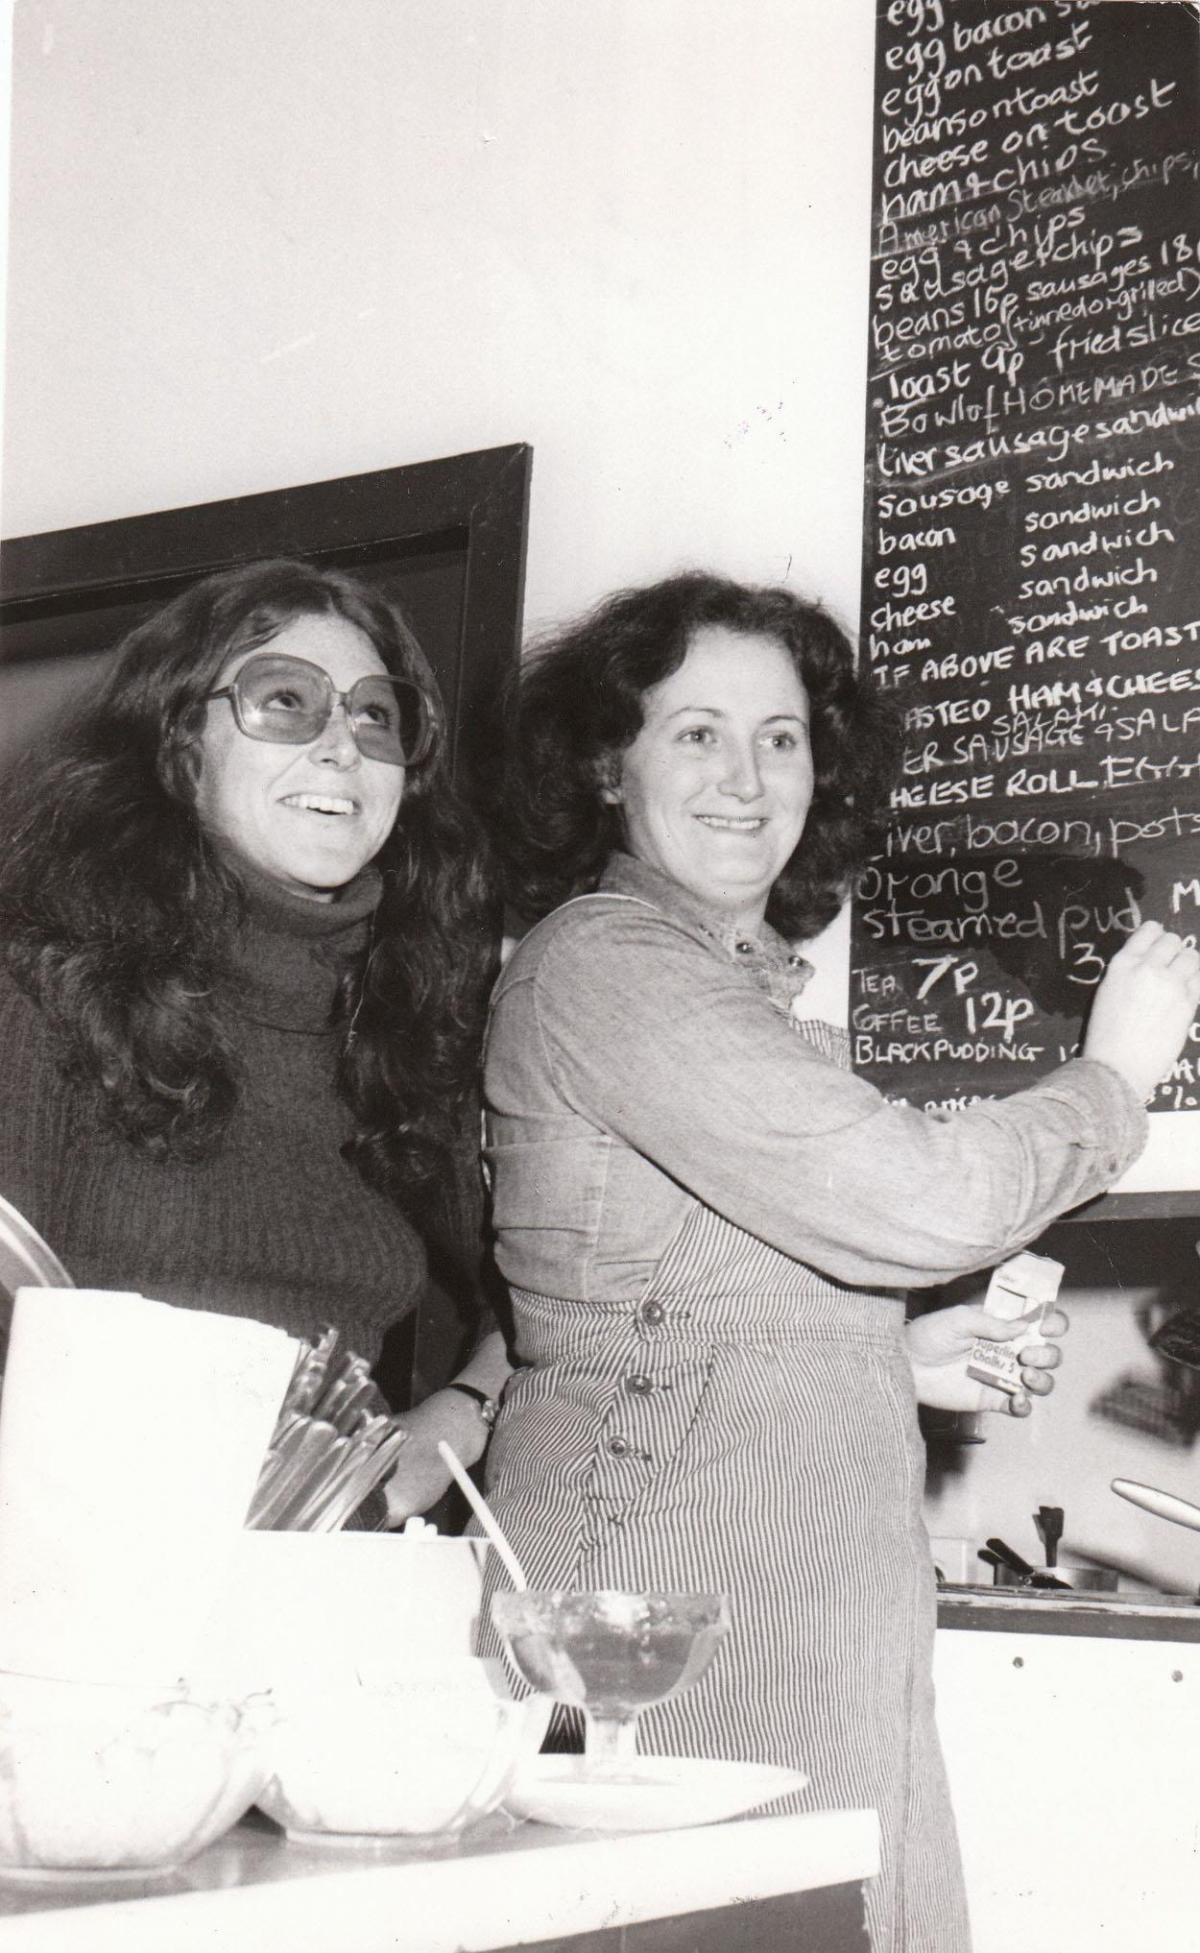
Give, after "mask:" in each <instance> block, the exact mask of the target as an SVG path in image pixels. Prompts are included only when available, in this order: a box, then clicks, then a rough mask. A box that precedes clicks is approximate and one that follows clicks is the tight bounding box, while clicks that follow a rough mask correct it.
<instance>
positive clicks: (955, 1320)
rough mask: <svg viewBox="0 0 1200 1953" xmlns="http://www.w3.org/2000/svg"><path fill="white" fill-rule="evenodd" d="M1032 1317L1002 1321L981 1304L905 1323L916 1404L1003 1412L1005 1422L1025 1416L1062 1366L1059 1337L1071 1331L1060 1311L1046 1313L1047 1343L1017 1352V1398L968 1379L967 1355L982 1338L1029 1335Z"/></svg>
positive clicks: (1044, 1332)
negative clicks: (1018, 1370) (1018, 1383)
mask: <svg viewBox="0 0 1200 1953" xmlns="http://www.w3.org/2000/svg"><path fill="white" fill-rule="evenodd" d="M1029 1327H1030V1318H1024V1317H1018V1319H1017V1320H1016V1321H1015V1322H1006V1321H1004V1320H1003V1319H1002V1318H1000V1317H997V1316H994V1315H991V1314H990V1313H989V1312H988V1310H987V1309H985V1308H984V1306H983V1304H982V1302H959V1303H956V1304H955V1305H954V1306H953V1307H951V1308H945V1309H932V1310H930V1311H929V1313H928V1314H927V1315H922V1316H918V1317H917V1318H916V1319H915V1321H913V1322H910V1323H908V1324H906V1326H905V1331H904V1334H905V1340H906V1343H907V1346H908V1360H909V1363H910V1364H911V1366H912V1373H913V1382H914V1384H915V1386H916V1392H917V1401H918V1403H921V1404H928V1405H929V1406H930V1408H931V1409H934V1410H949V1411H981V1410H984V1411H1001V1412H1003V1413H1004V1414H1005V1415H1007V1416H1008V1417H1028V1416H1029V1414H1030V1412H1031V1411H1032V1409H1033V1402H1032V1400H1033V1398H1034V1397H1047V1396H1049V1394H1050V1392H1051V1391H1052V1390H1053V1388H1054V1376H1053V1372H1054V1371H1055V1370H1056V1369H1057V1368H1058V1366H1059V1364H1060V1363H1061V1362H1062V1351H1061V1349H1060V1348H1059V1338H1060V1337H1062V1336H1065V1335H1066V1333H1067V1330H1068V1329H1069V1327H1070V1323H1069V1321H1068V1318H1067V1316H1066V1313H1065V1311H1064V1310H1062V1309H1047V1310H1046V1313H1045V1316H1044V1318H1043V1320H1042V1322H1041V1325H1040V1327H1041V1333H1042V1335H1043V1337H1045V1338H1046V1339H1047V1340H1046V1341H1044V1342H1041V1343H1031V1344H1030V1346H1029V1348H1028V1349H1024V1350H1022V1351H1021V1389H1020V1391H1019V1392H1018V1393H1017V1395H1016V1396H1010V1395H1009V1393H1008V1392H1007V1391H1006V1390H996V1389H993V1388H992V1386H991V1385H990V1384H986V1383H980V1382H979V1381H978V1379H977V1378H975V1377H970V1376H968V1375H967V1363H968V1361H969V1360H970V1355H971V1350H972V1348H973V1346H974V1344H975V1343H976V1341H977V1340H978V1339H979V1338H980V1337H984V1338H986V1339H987V1340H988V1341H989V1342H993V1343H1011V1342H1015V1341H1017V1339H1018V1338H1019V1337H1021V1336H1024V1335H1025V1334H1027V1332H1028V1330H1029Z"/></svg>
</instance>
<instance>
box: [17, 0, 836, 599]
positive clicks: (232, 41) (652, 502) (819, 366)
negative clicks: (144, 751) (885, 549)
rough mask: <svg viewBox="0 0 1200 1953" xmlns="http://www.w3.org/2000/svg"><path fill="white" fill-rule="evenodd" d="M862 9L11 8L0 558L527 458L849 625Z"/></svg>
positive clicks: (689, 4) (570, 536)
mask: <svg viewBox="0 0 1200 1953" xmlns="http://www.w3.org/2000/svg"><path fill="white" fill-rule="evenodd" d="M872 27H873V6H872V4H871V0H839V4H838V5H837V6H830V5H829V4H827V0H742V4H740V5H738V6H734V5H732V4H730V0H166V3H165V4H164V0H17V6H16V10H15V27H14V32H15V41H14V82H13V159H12V218H11V306H10V314H9V326H8V400H7V429H6V449H5V463H6V471H5V506H4V515H3V527H4V533H6V534H9V535H14V534H23V533H28V532H31V531H35V530H39V529H51V528H59V527H63V526H68V525H72V524H75V523H79V522H87V521H93V520H99V519H102V518H105V517H109V516H121V515H129V514H135V513H140V512H143V511H146V510H151V509H157V508H163V507H171V506H175V505H179V504H184V503H189V502H198V501H208V500H211V499H214V498H218V497H222V496H226V495H231V494H238V493H245V492H250V491H253V490H256V489H271V488H276V487H281V486H284V485H287V484H291V483H296V482H304V481H310V480H321V479H325V478H328V477H331V476H336V475H342V474H348V473H353V472H356V471H359V470H363V469H370V468H378V467H387V466H391V465H395V464H397V463H400V462H406V461H412V460H420V459H425V458H429V457H432V456H435V455H439V454H448V453H455V452H459V451H461V450H463V449H466V448H474V447H482V446H490V445H493V444H496V443H500V442H506V441H514V440H526V441H530V442H532V443H533V446H534V449H535V461H534V494H533V509H532V518H531V530H530V550H529V578H528V602H527V616H528V619H529V622H530V624H531V625H532V626H533V627H535V628H536V627H538V626H540V625H541V624H543V623H545V622H548V621H549V620H551V619H554V618H558V617H561V616H562V615H565V614H569V613H570V612H571V611H573V610H574V609H575V608H577V607H578V606H579V605H580V604H581V603H585V602H588V601H590V600H591V599H592V598H593V597H594V596H596V595H598V594H599V593H601V592H603V591H604V590H606V589H609V588H611V587H613V586H614V585H616V584H619V583H621V582H623V581H627V580H631V579H637V578H640V577H643V576H651V575H654V574H657V573H658V572H660V571H661V570H663V569H665V568H668V567H671V566H673V565H675V564H677V563H679V562H682V561H696V560H706V561H711V562H713V563H716V564H718V565H720V566H722V567H725V568H727V569H729V570H731V571H732V572H734V573H735V574H745V575H748V576H754V577H763V578H769V579H785V578H787V579H790V580H791V581H792V582H794V583H795V584H796V585H797V586H798V587H800V588H801V589H803V590H805V591H806V592H810V593H814V594H819V595H823V596H825V597H826V598H827V599H828V600H829V601H830V602H831V603H832V604H833V605H834V606H835V607H836V608H837V610H838V611H839V613H840V614H841V615H842V616H843V617H845V618H846V619H847V620H849V621H851V622H853V621H854V620H855V618H856V615H857V595H858V559H859V522H860V499H861V459H860V458H861V451H862V423H863V387H864V376H865V345H866V326H865V311H866V290H867V272H868V252H869V225H868V206H869V189H870V183H869V177H870V137H869V131H870V62H871V35H872Z"/></svg>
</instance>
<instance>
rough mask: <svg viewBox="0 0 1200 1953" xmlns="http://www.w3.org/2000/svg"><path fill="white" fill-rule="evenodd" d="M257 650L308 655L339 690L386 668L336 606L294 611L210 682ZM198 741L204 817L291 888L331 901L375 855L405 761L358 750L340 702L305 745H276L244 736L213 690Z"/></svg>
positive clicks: (391, 818)
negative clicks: (316, 612)
mask: <svg viewBox="0 0 1200 1953" xmlns="http://www.w3.org/2000/svg"><path fill="white" fill-rule="evenodd" d="M263 650H269V651H273V652H282V653H286V654H287V655H289V656H291V657H295V658H307V659H308V661H309V663H310V664H314V665H319V666H320V667H321V669H322V671H327V672H328V673H329V676H330V677H331V678H332V680H333V682H334V685H335V687H336V688H337V690H338V691H339V692H348V691H349V689H350V687H351V686H352V685H353V684H354V683H355V681H356V680H357V679H359V678H365V677H367V676H368V675H373V674H375V673H378V672H381V671H383V670H384V669H385V667H384V664H383V660H382V659H381V658H380V657H379V654H378V653H377V651H376V650H375V647H374V645H373V644H372V643H371V640H370V639H369V638H368V637H367V636H366V634H365V633H364V632H363V631H360V630H359V628H358V626H357V625H356V624H351V623H349V622H348V621H347V620H346V618H344V617H338V616H335V615H334V616H301V617H297V618H295V619H294V620H293V622H292V623H290V624H287V625H285V626H284V628H283V629H282V630H281V631H278V632H277V633H276V635H275V636H274V637H273V638H271V639H270V640H269V641H268V643H267V644H266V645H257V646H255V648H254V650H251V651H245V652H241V653H239V654H238V655H237V656H236V657H233V658H230V659H229V660H228V662H227V663H226V664H225V665H223V666H222V668H221V672H220V676H219V677H218V678H216V679H215V680H214V682H213V687H212V689H213V690H214V691H216V690H218V689H219V688H220V687H221V686H224V685H228V684H229V683H230V681H231V680H232V679H233V678H235V677H236V675H237V673H238V672H239V671H240V670H241V667H242V666H243V665H244V664H245V663H246V662H247V660H248V659H249V658H252V657H254V656H256V655H257V654H258V653H259V652H261V651H263ZM199 745H200V769H199V777H198V779H197V782H196V813H197V817H198V818H199V820H200V822H201V824H202V826H204V827H206V828H207V829H208V830H209V832H210V833H211V834H213V835H215V836H216V837H217V839H218V840H220V841H223V842H224V843H225V845H226V847H228V848H229V849H230V851H231V852H232V853H233V854H234V855H236V856H237V857H239V858H240V859H241V860H242V861H245V862H248V863H249V864H250V866H251V867H252V868H256V869H257V870H258V872H259V874H260V875H265V876H266V877H267V878H268V880H270V881H273V882H276V883H277V884H278V885H279V886H280V887H281V888H287V889H290V890H291V891H292V893H293V894H298V895H307V896H311V897H312V898H313V900H315V901H318V902H329V901H332V900H333V897H334V894H335V892H336V890H338V889H339V888H342V887H344V886H345V884H346V883H347V882H349V881H353V879H354V877H355V875H357V874H358V873H359V871H360V870H361V869H363V868H365V867H366V865H367V863H368V862H369V861H373V860H374V858H375V856H376V855H377V854H378V853H379V850H380V848H381V847H382V846H383V844H384V842H385V841H386V840H387V837H388V835H389V834H390V833H391V831H392V828H393V827H394V826H395V823H396V815H397V814H398V813H399V811H400V802H401V799H402V797H403V794H404V768H403V767H402V766H389V765H388V764H387V762H386V761H385V760H373V759H367V758H365V757H364V755H363V754H362V753H360V752H359V750H358V747H357V746H356V745H355V743H354V739H353V736H352V734H351V731H350V726H349V724H348V722H347V719H346V713H345V708H344V707H343V706H340V705H339V706H336V707H335V708H334V711H333V714H332V716H331V718H330V720H329V723H328V724H327V725H326V727H325V729H324V731H323V732H321V733H319V734H318V735H317V737H316V738H315V739H312V740H310V741H309V743H308V745H306V746H283V745H275V744H273V743H272V742H270V741H269V740H263V739H251V738H248V737H247V735H246V734H245V733H244V732H240V731H239V730H238V726H237V722H236V720H235V719H234V716H233V707H232V705H231V703H230V701H229V699H227V698H219V699H211V700H210V701H209V705H208V714H207V717H206V719H205V723H204V730H203V732H202V733H201V735H200V741H199Z"/></svg>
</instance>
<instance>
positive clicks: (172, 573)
mask: <svg viewBox="0 0 1200 1953" xmlns="http://www.w3.org/2000/svg"><path fill="white" fill-rule="evenodd" d="M532 460H533V451H532V449H531V448H530V447H529V446H527V445H526V444H524V443H515V444H513V445H511V446H507V447H496V448H482V449H478V450H476V451H474V452H472V453H467V454H459V455H454V456H451V457H449V458H446V459H442V460H434V461H420V462H415V463H412V464H410V465H407V466H402V467H396V468H381V469H377V470H374V471H372V472H371V473H368V474H360V475H345V476H342V477H340V478H338V479H335V480H332V481H322V482H309V483H306V484H304V485H302V486H299V487H292V488H281V489H274V490H269V491H267V492H265V493H261V494H254V495H239V496H234V497H232V498H230V499H229V500H226V501H218V502H204V503H198V504H194V505H191V506H187V507H183V508H177V509H167V510H162V511H158V512H155V513H154V514H150V515H138V516H129V517H124V518H120V519H117V520H115V521H108V522H95V523H89V524H86V525H84V526H82V527H79V528H75V529H56V530H48V531H45V532H43V533H41V534H37V535H29V536H19V537H16V538H14V539H11V540H9V541H6V542H3V543H0V665H2V666H3V671H2V673H0V681H2V685H3V695H4V718H5V742H6V745H7V747H8V750H9V751H10V752H11V751H12V750H13V749H14V748H19V747H20V746H21V745H24V744H25V743H26V742H27V740H28V739H29V738H31V737H33V736H34V735H35V734H36V733H37V732H39V731H40V730H42V728H43V727H44V726H45V725H46V724H47V723H48V722H52V721H53V719H54V717H55V716H56V714H57V713H59V712H61V710H62V709H63V708H64V706H66V705H67V704H68V703H69V702H70V699H71V698H72V697H73V696H74V695H76V694H77V693H78V691H79V689H80V687H81V686H82V685H86V684H89V683H90V682H91V681H92V679H93V677H98V676H99V675H100V673H101V671H102V669H103V667H104V664H105V663H106V655H105V654H106V653H107V652H108V651H109V650H110V648H111V647H112V645H113V644H115V643H116V642H117V640H118V639H119V638H120V637H122V636H123V635H124V633H125V631H127V630H128V629H129V628H130V626H131V625H132V624H133V623H135V622H136V621H137V619H138V618H139V616H141V615H143V614H144V613H145V612H147V611H149V610H151V609H153V608H154V607H155V606H156V605H158V604H160V603H164V602H165V601H166V600H167V599H168V598H169V597H171V596H173V595H174V594H175V593H176V591H177V590H180V589H182V588H183V587H184V586H185V585H186V584H188V583H190V582H192V581H193V580H194V579H195V578H197V577H199V576H202V575H204V574H206V573H207V572H208V571H210V570H219V569H226V568H229V567H231V566H232V565H234V564H237V563H243V562H247V561H250V560H252V559H253V558H255V557H261V556H298V557H303V558H305V559H306V560H308V561H311V562H315V563H319V564H321V565H322V566H323V567H330V568H337V569H349V570H354V571H356V572H357V573H358V574H360V575H363V576H366V577H368V578H370V580H371V581H373V582H376V583H378V584H379V585H381V586H382V587H383V588H384V589H385V590H386V592H387V593H388V594H389V595H390V596H392V597H393V598H394V599H395V600H396V601H398V602H399V604H400V606H401V608H402V609H403V610H404V612H405V614H406V616H407V617H408V619H409V622H410V623H411V624H412V626H413V628H414V630H415V631H416V634H417V637H418V639H419V640H420V642H421V644H422V645H423V647H424V649H425V651H426V653H427V654H428V656H429V658H430V660H431V662H432V664H433V667H434V670H435V672H436V673H437V677H438V681H439V683H440V685H441V688H442V692H443V696H444V699H445V704H446V709H447V712H448V715H449V719H450V741H451V764H452V766H453V768H454V771H455V773H456V775H458V776H459V777H461V776H462V774H463V773H464V772H466V773H467V774H468V775H469V774H470V772H471V770H472V767H473V765H474V764H484V763H485V762H486V758H487V756H488V753H489V749H491V748H494V746H495V743H496V718H495V703H496V695H497V692H498V690H499V688H500V687H501V685H502V684H503V682H504V679H505V677H506V675H507V673H508V672H509V671H510V670H511V668H512V666H513V664H514V663H515V661H516V659H517V658H518V657H519V655H520V636H521V617H522V604H523V598H524V577H525V551H526V538H527V529H528V516H529V486H530V476H531V470H532Z"/></svg>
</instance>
